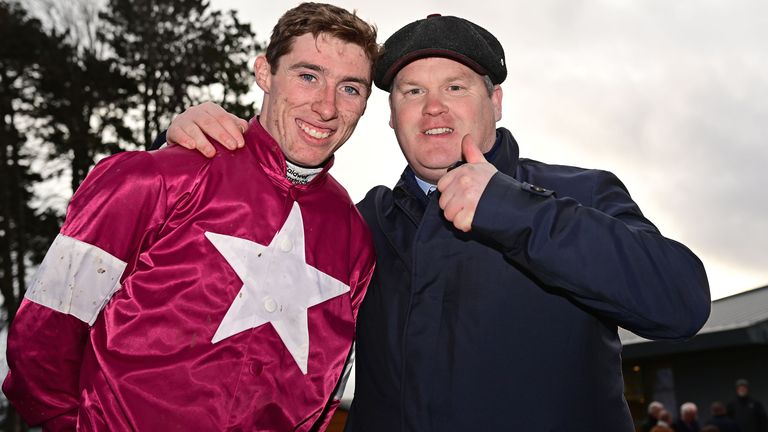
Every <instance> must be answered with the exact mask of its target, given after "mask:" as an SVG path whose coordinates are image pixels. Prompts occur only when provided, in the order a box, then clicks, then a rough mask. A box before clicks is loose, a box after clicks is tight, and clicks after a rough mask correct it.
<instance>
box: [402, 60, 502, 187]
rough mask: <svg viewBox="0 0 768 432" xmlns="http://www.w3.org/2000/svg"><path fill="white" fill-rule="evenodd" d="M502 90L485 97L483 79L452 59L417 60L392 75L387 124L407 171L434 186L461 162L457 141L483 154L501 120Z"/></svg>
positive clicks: (492, 140)
mask: <svg viewBox="0 0 768 432" xmlns="http://www.w3.org/2000/svg"><path fill="white" fill-rule="evenodd" d="M501 97H502V93H501V87H499V86H496V87H495V88H494V91H493V94H492V95H491V96H490V97H489V95H488V90H487V88H486V86H485V83H484V82H483V78H482V77H481V76H480V75H478V74H477V73H476V72H474V71H473V70H472V69H470V68H468V67H467V66H464V65H463V64H461V63H458V62H456V61H453V60H449V59H445V58H438V57H430V58H424V59H420V60H416V61H414V62H412V63H410V64H408V65H407V66H405V67H404V68H403V69H401V70H400V71H399V72H398V73H397V75H396V76H395V80H394V82H393V86H392V92H391V93H390V97H389V106H390V120H389V125H390V126H391V127H392V128H394V130H395V135H396V136H397V141H398V143H399V144H400V149H401V150H402V151H403V154H404V155H405V158H406V159H407V160H408V164H409V165H410V166H411V169H413V170H414V172H415V173H416V175H417V176H418V177H419V178H421V179H423V180H426V181H429V182H432V183H437V181H438V180H439V179H440V177H442V176H443V175H444V174H445V173H446V172H447V169H448V167H450V166H451V165H452V164H454V163H455V162H456V161H458V160H461V140H462V138H463V137H464V135H467V134H469V135H470V136H471V137H472V138H473V139H474V141H475V142H476V143H477V145H478V146H479V147H480V150H482V151H483V152H487V151H488V150H490V149H491V147H492V146H493V143H494V142H495V139H496V122H497V121H498V120H500V119H501Z"/></svg>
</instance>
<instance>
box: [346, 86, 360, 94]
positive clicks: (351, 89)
mask: <svg viewBox="0 0 768 432" xmlns="http://www.w3.org/2000/svg"><path fill="white" fill-rule="evenodd" d="M341 91H342V92H343V93H345V94H348V95H352V96H358V95H359V94H360V90H359V89H358V88H357V87H355V86H351V85H345V86H341Z"/></svg>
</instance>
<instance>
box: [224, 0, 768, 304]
mask: <svg viewBox="0 0 768 432" xmlns="http://www.w3.org/2000/svg"><path fill="white" fill-rule="evenodd" d="M298 3H299V2H290V1H286V2H255V1H242V0H239V1H238V0H213V1H212V6H213V7H214V8H217V9H236V10H237V11H238V16H239V17H240V18H241V20H242V21H246V22H250V23H251V24H252V29H253V30H254V31H255V32H256V34H257V36H258V38H259V40H263V41H266V40H268V38H269V34H270V32H271V30H272V27H273V26H274V24H275V23H276V22H277V19H278V18H279V17H280V15H282V13H283V12H285V11H286V10H287V9H289V8H290V7H292V6H295V5H297V4H298ZM333 3H334V4H337V5H339V6H342V7H346V8H348V9H356V10H357V13H358V15H360V16H361V17H363V18H364V19H366V20H368V21H371V22H373V23H374V24H376V25H377V27H378V29H379V35H380V41H382V42H383V41H384V40H385V39H386V38H387V37H388V36H389V35H391V34H392V33H393V32H394V31H396V30H397V29H398V28H400V27H402V26H403V25H405V24H407V23H408V22H411V21H414V20H416V19H420V18H423V17H426V16H427V15H428V14H431V13H441V14H443V15H456V16H460V17H463V18H467V19H470V20H471V21H473V22H475V23H477V24H480V25H481V26H483V27H485V28H486V29H487V30H489V31H490V32H491V33H493V34H494V35H496V37H497V38H498V39H499V40H500V41H501V43H502V45H503V46H504V49H505V52H506V60H507V67H508V68H509V76H508V78H507V80H506V81H505V82H504V84H503V85H502V88H503V90H504V101H503V118H502V120H501V121H500V122H499V125H500V126H504V127H507V128H508V129H510V130H511V131H512V133H513V134H514V135H515V137H516V138H517V141H518V142H519V143H520V147H521V151H520V153H521V156H522V157H527V158H532V159H537V160H541V161H544V162H549V163H559V164H569V165H576V166H581V167H585V168H601V169H607V170H610V171H613V172H614V173H616V174H617V175H618V176H619V177H620V178H621V179H622V181H623V182H624V183H625V184H626V186H627V187H628V189H629V191H630V193H631V194H632V196H633V197H634V199H635V200H636V201H637V202H638V204H639V205H640V207H641V209H642V210H643V212H644V213H645V214H646V216H648V217H649V218H650V219H651V220H652V221H653V222H654V223H655V224H656V225H657V226H658V227H659V229H660V230H661V232H662V234H664V235H665V236H667V237H670V238H673V239H675V240H679V241H681V242H682V243H684V244H686V245H687V246H688V247H690V248H691V249H693V251H694V252H695V253H696V254H697V255H698V256H699V257H700V258H701V259H702V261H703V262H704V264H705V266H706V268H707V273H708V275H709V279H710V285H711V287H712V296H713V298H715V299H716V298H721V297H724V296H727V295H731V294H735V293H738V292H741V291H745V290H748V289H752V288H758V287H761V286H764V285H767V284H768V252H766V250H767V249H768V247H767V246H768V220H767V216H768V199H766V196H767V195H768V192H766V189H768V180H766V178H767V175H766V169H768V166H767V165H766V164H767V163H768V145H766V143H765V141H766V135H768V42H766V41H768V2H764V1H762V0H728V1H726V0H723V1H705V0H676V1H668V0H631V1H630V0H610V1H608V0H604V1H599V0H598V1H594V0H593V1H588V2H587V1H577V0H543V1H542V0H539V1H536V2H530V1H522V0H511V1H508V2H506V3H507V4H508V6H506V7H504V8H503V10H502V9H499V8H498V7H494V6H493V3H499V2H491V1H478V0H472V1H466V0H465V1H439V2H438V1H418V2H415V1H413V0H410V1H404V0H387V1H380V0H378V1H363V0H358V1H338V2H333ZM259 100H260V99H259ZM388 118H389V110H388V107H387V102H386V96H385V93H384V92H382V91H379V90H374V94H373V95H372V96H371V100H370V101H369V104H368V111H367V112H366V114H365V116H363V119H362V120H361V121H360V123H359V124H358V127H357V131H356V132H355V134H354V135H353V136H352V138H351V139H350V140H349V141H348V142H347V144H346V145H345V146H344V147H343V148H342V149H341V150H340V151H339V152H338V153H337V155H338V158H337V160H336V165H335V166H334V168H333V170H332V173H333V174H334V176H335V177H336V178H338V179H339V180H340V181H341V183H342V184H344V185H345V186H346V187H347V189H348V190H349V193H350V195H351V196H352V198H353V199H354V200H356V201H357V200H359V199H361V198H362V197H363V196H364V195H365V192H366V191H367V190H368V189H369V188H371V187H372V186H375V185H378V184H384V185H388V186H393V185H394V184H395V182H396V181H397V179H398V178H399V175H400V173H401V171H402V169H403V168H404V166H405V159H404V158H403V157H402V155H401V154H400V150H399V148H398V147H397V142H396V141H395V137H394V134H393V133H392V130H391V129H390V128H389V126H388V124H387V121H388Z"/></svg>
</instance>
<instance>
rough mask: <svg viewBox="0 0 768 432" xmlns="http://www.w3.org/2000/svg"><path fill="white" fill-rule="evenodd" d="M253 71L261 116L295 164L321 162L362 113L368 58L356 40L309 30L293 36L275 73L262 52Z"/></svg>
mask: <svg viewBox="0 0 768 432" xmlns="http://www.w3.org/2000/svg"><path fill="white" fill-rule="evenodd" d="M254 70H255V73H256V82H257V84H258V85H259V87H261V89H262V90H263V91H264V101H263V103H262V107H261V113H260V115H259V121H260V123H261V124H262V126H263V127H264V129H266V131H267V132H269V134H270V135H272V137H273V138H274V139H275V140H276V141H277V143H278V144H279V145H280V148H281V149H282V151H283V153H284V154H285V157H286V159H288V160H289V161H291V162H293V163H295V164H298V165H302V166H318V165H320V164H322V163H323V162H324V161H325V160H326V159H328V158H329V157H330V156H331V155H332V154H333V152H335V151H336V150H337V149H338V148H339V147H341V146H342V144H344V143H345V142H346V141H347V140H348V139H349V137H350V135H352V132H353V131H354V130H355V126H357V121H358V120H359V119H360V116H362V115H363V113H364V112H365V107H366V104H367V100H368V95H369V93H370V85H371V61H370V60H369V59H368V57H366V55H365V52H364V51H363V49H362V48H361V47H360V46H358V45H354V44H350V43H347V42H344V41H342V40H340V39H337V38H335V37H332V36H329V35H326V34H320V35H318V37H317V39H315V38H314V37H313V36H312V34H311V33H307V34H304V35H301V36H299V37H296V38H294V40H293V46H292V48H291V51H290V52H289V53H288V54H286V55H284V56H282V57H280V59H279V60H278V68H277V72H276V73H275V74H274V75H273V74H272V73H271V71H270V65H269V63H268V62H267V60H266V57H264V56H259V57H258V58H257V59H256V63H255V65H254Z"/></svg>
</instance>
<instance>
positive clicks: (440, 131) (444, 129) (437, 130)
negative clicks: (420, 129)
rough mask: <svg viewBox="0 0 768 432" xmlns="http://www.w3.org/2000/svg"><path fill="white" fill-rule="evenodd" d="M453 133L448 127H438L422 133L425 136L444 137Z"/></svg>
mask: <svg viewBox="0 0 768 432" xmlns="http://www.w3.org/2000/svg"><path fill="white" fill-rule="evenodd" d="M451 132H453V129H451V128H448V127H439V128H432V129H427V130H425V131H424V134H425V135H445V134H449V133H451Z"/></svg>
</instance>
